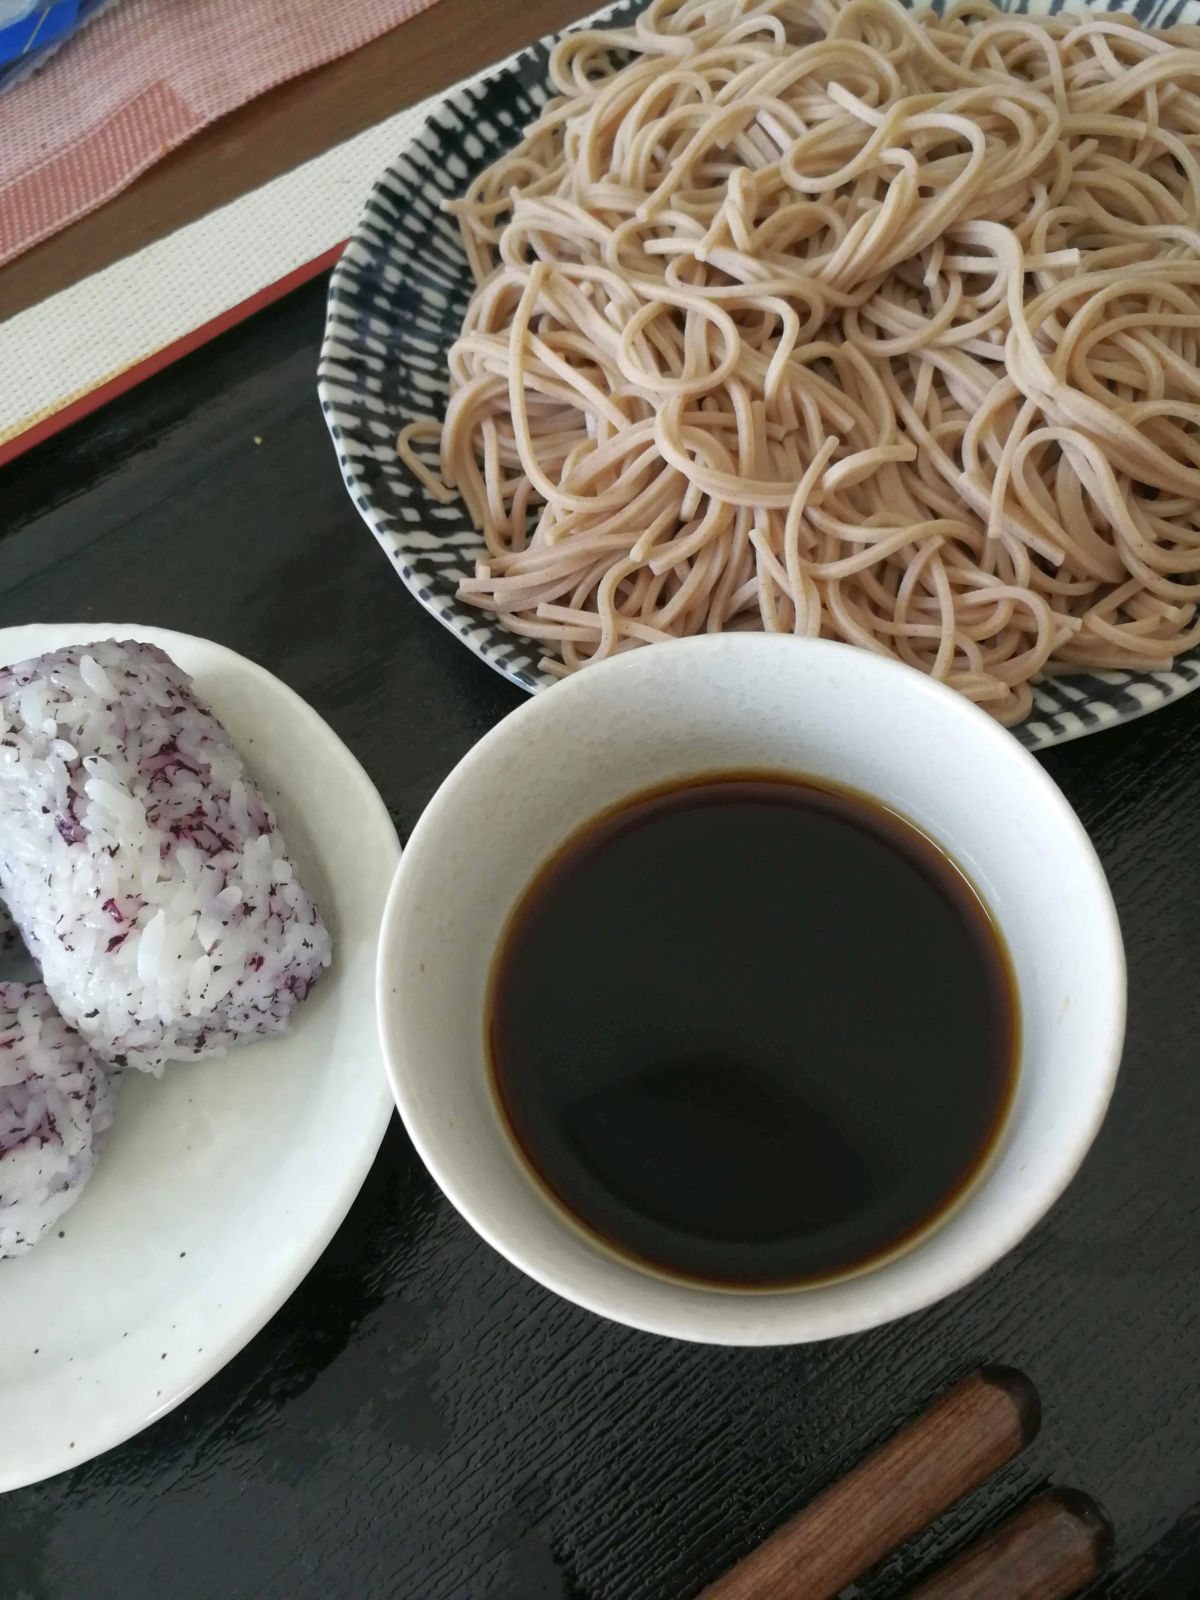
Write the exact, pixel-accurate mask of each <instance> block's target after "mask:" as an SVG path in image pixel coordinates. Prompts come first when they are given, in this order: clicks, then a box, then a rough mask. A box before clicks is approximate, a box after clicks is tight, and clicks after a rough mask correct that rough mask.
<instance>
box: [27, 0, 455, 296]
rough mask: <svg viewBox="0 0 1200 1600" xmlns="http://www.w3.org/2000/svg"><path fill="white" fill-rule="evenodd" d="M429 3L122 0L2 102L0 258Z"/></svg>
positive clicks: (408, 0) (409, 0) (92, 207)
mask: <svg viewBox="0 0 1200 1600" xmlns="http://www.w3.org/2000/svg"><path fill="white" fill-rule="evenodd" d="M432 4H434V0H174V3H171V4H164V3H163V0H118V3H117V4H116V5H115V6H113V7H112V8H110V9H109V10H107V11H105V12H104V13H103V14H102V15H100V16H98V17H97V18H96V19H95V21H93V22H92V23H90V24H89V25H88V26H87V27H86V28H85V29H84V30H83V31H82V32H81V33H80V34H79V35H78V36H77V37H76V38H74V39H72V40H71V41H70V42H69V43H68V44H67V45H66V46H64V48H63V49H62V50H61V51H59V53H58V54H57V55H56V56H54V57H53V58H52V59H51V60H50V61H49V62H48V63H47V64H46V66H45V67H43V68H42V70H41V71H40V72H37V73H36V74H34V76H33V77H31V78H29V79H27V80H26V81H25V82H23V83H19V84H17V85H16V86H15V87H14V88H12V89H10V90H9V91H8V92H7V93H6V94H4V95H3V96H0V265H3V263H4V262H6V261H11V260H12V258H13V257H14V256H17V255H20V254H21V252H22V251H23V250H28V249H29V247H30V246H31V245H34V244H37V243H38V241H39V240H41V239H45V238H47V237H48V236H49V235H50V234H52V233H56V232H57V231H58V230H59V229H60V228H62V227H65V226H66V224H67V223H69V222H72V221H74V220H75V218H77V217H81V216H83V215H84V214H85V213H86V212H89V211H93V210H95V208H96V207H97V206H98V205H101V204H102V203H103V202H104V201H105V200H108V199H110V198H111V197H112V196H113V195H114V194H116V193H118V191H120V190H121V189H123V188H125V187H126V185H127V184H129V183H131V182H132V181H133V179H134V178H136V177H137V176H138V174H139V173H140V172H144V171H145V170H146V168H147V167H149V166H151V165H153V163H154V162H155V161H158V160H159V159H160V158H161V157H162V156H164V155H166V153H167V152H168V151H169V150H172V149H174V148H175V146H176V145H180V144H182V143H183V142H184V140H186V139H189V138H190V137H191V136H192V135H193V134H194V133H198V132H199V130H200V129H201V128H203V127H205V126H206V125H207V124H208V123H210V122H213V121H215V120H216V118H217V117H220V116H223V115H224V114H225V113H226V112H228V111H232V110H234V109H235V108H236V107H237V106H240V105H244V104H245V103H246V101H248V100H252V99H254V97H255V96H256V95H260V94H262V93H263V92H264V91H265V90H267V89H270V88H273V87H274V86H275V85H276V84H278V83H282V82H283V81H284V80H285V79H287V78H294V77H296V76H298V75H299V74H300V73H302V72H308V71H309V70H310V69H311V68H313V67H317V66H320V65H321V64H322V63H323V62H326V61H332V60H334V59H335V58H336V57H337V56H341V55H345V54H347V53H348V52H349V51H351V50H356V49H357V48H358V47H359V46H360V45H363V44H366V43H367V42H368V41H369V40H371V39H374V38H377V37H378V36H379V35H380V34H381V33H386V32H387V31H388V29H389V28H394V27H396V26H397V25H398V24H399V23H401V22H405V21H407V20H408V18H410V17H413V16H415V15H416V14H417V12H419V11H424V10H425V9H426V8H427V7H428V6H430V5H432Z"/></svg>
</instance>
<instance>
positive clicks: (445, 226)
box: [318, 0, 1200, 750]
mask: <svg viewBox="0 0 1200 1600" xmlns="http://www.w3.org/2000/svg"><path fill="white" fill-rule="evenodd" d="M1001 3H1002V4H1004V5H1005V9H1007V10H1017V11H1022V12H1026V11H1027V12H1034V13H1036V12H1039V11H1040V12H1045V11H1060V10H1062V9H1064V8H1063V6H1062V3H1061V0H1015V3H1009V0H1001ZM640 9H641V5H640V4H639V3H638V0H621V3H619V4H617V5H614V6H610V7H609V8H608V9H607V10H605V11H602V12H600V13H599V14H598V15H597V16H596V17H593V18H590V19H588V21H587V22H585V23H584V24H582V26H588V27H592V26H596V25H597V24H598V23H611V24H613V25H616V26H622V25H623V24H624V23H626V22H627V21H628V20H629V19H630V18H632V17H633V16H635V15H636V14H637V12H638V11H639V10H640ZM1068 9H1075V8H1074V7H1071V8H1068ZM1092 9H1095V10H1105V11H1109V10H1111V11H1128V12H1132V13H1133V14H1134V15H1135V16H1137V17H1138V18H1139V19H1140V20H1141V21H1143V22H1149V23H1151V24H1152V25H1155V26H1167V25H1169V24H1171V23H1175V22H1195V21H1198V20H1200V3H1198V0H1152V3H1151V0H1137V3H1136V4H1133V5H1121V4H1096V5H1095V6H1094V7H1093V8H1092ZM559 37H560V35H553V36H551V37H548V38H545V39H541V40H539V41H538V42H537V43H536V44H534V45H531V46H530V47H529V48H528V49H527V50H523V51H522V52H521V53H520V54H519V55H517V56H514V57H513V58H512V59H511V60H510V61H508V62H506V63H504V64H503V65H502V66H500V67H499V68H497V69H496V70H495V71H494V72H493V73H491V74H490V75H489V76H487V77H485V78H484V79H482V80H480V81H478V82H474V83H467V84H462V85H459V86H458V87H457V88H455V89H451V90H449V91H448V93H447V94H445V95H444V96H443V97H442V98H441V99H440V100H439V101H438V102H437V104H436V105H435V107H434V109H433V111H432V112H431V114H430V116H429V119H428V120H427V122H426V123H425V125H424V127H423V128H422V129H421V131H420V133H419V134H417V135H416V137H415V138H414V139H412V140H411V142H410V143H409V144H408V145H407V146H406V147H405V148H404V149H403V150H401V151H400V153H399V154H398V155H397V157H396V159H395V161H393V163H392V165H391V166H390V167H389V168H388V170H387V171H386V172H385V173H384V174H383V176H382V177H381V178H380V179H379V181H378V183H377V184H376V185H375V187H374V189H373V190H372V191H371V194H370V196H369V197H368V199H367V203H366V206H365V208H364V210H363V213H362V216H361V218H360V219H359V223H358V227H357V228H356V229H355V232H354V235H353V237H352V238H351V240H350V242H349V244H348V245H347V247H346V251H345V254H344V255H343V256H342V259H341V261H340V262H339V264H338V266H337V268H336V270H335V271H334V274H333V280H332V283H331V285H330V290H329V306H328V314H327V318H326V325H325V340H324V344H323V345H322V348H321V361H320V367H319V369H318V371H319V382H318V388H319V391H320V396H321V407H322V409H323V411H324V412H325V417H326V421H327V422H328V425H329V430H330V433H331V434H332V436H333V442H334V445H335V447H336V449H337V452H338V460H339V461H340V463H341V468H342V476H343V478H344V479H345V481H346V487H347V488H348V489H349V491H350V494H351V495H352V497H353V499H354V503H355V505H356V506H357V507H358V509H359V511H360V512H361V513H362V516H363V520H364V521H365V522H366V523H367V525H368V527H369V528H370V529H371V530H372V532H373V533H374V534H375V537H376V538H377V539H378V540H379V542H380V544H381V545H382V546H383V548H384V550H385V551H386V552H387V554H388V557H389V559H390V560H391V561H392V563H393V565H394V566H395V569H396V571H397V572H398V573H399V575H400V577H401V578H402V579H403V581H404V583H406V584H407V586H408V587H409V589H411V590H412V592H413V594H415V595H416V597H417V599H418V600H419V601H420V602H421V604H422V605H423V606H424V607H425V608H426V610H428V611H430V612H432V613H433V615H434V616H435V617H437V619H438V620H439V622H442V623H444V624H445V626H446V627H447V628H449V629H450V630H451V631H452V632H453V633H456V634H457V635H458V636H459V638H460V639H461V640H462V641H463V643H464V644H465V645H467V647H468V648H469V649H471V650H473V651H474V652H475V654H476V655H478V656H481V657H482V658H483V660H484V661H486V662H487V663H488V665H489V666H492V667H494V668H495V669H496V670H497V671H498V672H501V673H503V674H504V676H505V677H507V678H510V679H511V680H512V682H513V683H516V684H519V685H520V686H521V688H523V689H529V690H535V689H542V688H545V687H547V686H548V685H549V684H551V683H553V682H554V680H553V679H552V678H551V677H549V676H548V675H547V674H545V673H543V672H542V671H540V670H539V668H538V664H537V663H538V653H537V652H535V651H531V650H530V648H529V645H528V643H527V642H526V641H525V640H523V639H519V638H517V637H516V636H515V635H513V634H511V633H506V632H505V630H504V629H503V628H501V627H500V626H499V624H498V623H496V622H495V621H494V620H493V619H492V618H491V617H490V616H489V615H488V614H487V613H486V612H482V611H478V610H476V609H475V608H474V607H471V606H465V605H463V604H462V603H461V602H460V601H459V600H458V599H457V598H456V597H455V591H456V589H457V586H458V583H459V580H460V579H461V578H463V577H466V576H467V575H469V574H470V573H472V572H473V570H474V557H475V552H476V551H477V550H478V549H479V548H480V539H479V535H478V534H477V533H476V531H475V529H474V527H473V525H472V523H471V521H470V518H469V517H468V516H467V513H466V510H465V508H464V507H463V506H462V504H461V502H459V501H457V500H456V501H454V502H453V503H452V504H450V505H446V506H442V505H438V504H437V503H436V502H435V501H434V500H433V499H432V498H431V497H430V496H429V495H428V494H427V493H426V491H425V490H424V489H423V487H422V486H421V484H420V483H419V482H417V481H416V479H415V478H414V477H413V475H412V474H411V473H410V472H409V471H408V470H407V469H406V468H405V466H404V465H403V464H402V462H401V461H400V459H399V458H398V456H397V455H396V451H395V441H396V436H397V434H398V433H399V432H400V430H401V428H402V427H404V425H405V424H406V423H408V422H411V421H413V420H414V419H415V418H417V417H428V416H439V417H440V416H441V415H442V414H443V413H444V411H445V406H446V399H447V385H446V358H447V354H448V352H449V349H450V346H451V345H452V344H453V342H454V340H455V338H456V336H457V334H458V330H459V328H460V326H461V324H462V319H463V316H464V314H465V312H466V309H467V303H468V301H469V300H470V297H471V291H472V289H473V287H474V285H473V281H472V278H471V274H470V270H469V268H468V266H467V258H466V255H465V253H464V251H463V249H462V246H461V244H460V243H459V235H458V224H457V221H456V220H455V219H454V218H453V217H448V216H445V215H443V214H442V211H441V209H440V208H441V202H442V201H443V200H444V199H447V198H449V197H451V196H453V195H457V194H460V193H461V192H462V190H463V188H464V187H465V185H466V183H467V182H468V180H469V179H470V178H472V177H474V176H475V174H476V173H478V172H480V171H481V170H482V169H483V168H484V167H486V166H488V165H489V164H490V163H491V162H492V161H494V160H495V159H496V158H497V156H499V155H500V154H501V153H502V152H503V151H504V150H506V149H508V148H509V147H510V146H511V145H513V144H515V143H516V142H517V140H518V139H519V137H520V135H521V131H522V129H523V128H524V127H525V125H526V124H527V123H529V122H531V121H533V119H534V118H535V117H536V116H537V115H538V113H539V111H540V110H541V108H542V106H544V105H545V103H546V101H547V99H548V98H549V89H548V86H547V64H548V62H549V57H550V50H551V48H552V47H553V45H554V43H555V42H556V40H557V38H559ZM1198 686H1200V649H1196V650H1193V651H1191V652H1189V653H1188V654H1187V655H1186V656H1183V657H1181V658H1180V659H1179V660H1178V661H1177V662H1176V664H1175V666H1174V667H1173V668H1172V669H1171V670H1170V671H1169V672H1167V671H1164V672H1086V673H1083V672H1081V673H1075V674H1072V675H1071V676H1070V677H1066V678H1052V679H1048V680H1046V681H1045V682H1044V683H1042V684H1040V685H1038V687H1037V688H1036V690H1035V694H1034V708H1033V711H1032V713H1031V714H1030V716H1029V717H1028V718H1027V719H1026V721H1025V722H1024V723H1022V724H1021V726H1020V727H1019V728H1017V729H1016V730H1015V731H1016V734H1017V737H1018V738H1019V739H1020V740H1021V742H1022V743H1023V744H1025V745H1027V746H1028V747H1029V748H1030V749H1031V750H1040V749H1043V748H1045V747H1046V746H1047V745H1052V744H1061V743H1062V742H1063V741H1065V740H1067V739H1075V738H1078V737H1079V736H1080V735H1081V734H1085V733H1094V732H1096V731H1097V730H1099V729H1101V728H1107V727H1112V726H1115V725H1116V724H1117V723H1119V722H1128V721H1129V720H1130V719H1131V718H1133V717H1139V716H1142V715H1144V714H1145V713H1146V712H1148V711H1156V710H1157V709H1158V708H1159V707H1160V706H1165V705H1169V704H1170V703H1171V702H1172V701H1173V700H1178V699H1180V698H1181V697H1182V696H1183V695H1185V694H1188V693H1190V692H1191V691H1192V690H1193V689H1195V688H1197V687H1198Z"/></svg>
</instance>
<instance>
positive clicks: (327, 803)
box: [0, 623, 400, 1491]
mask: <svg viewBox="0 0 1200 1600" xmlns="http://www.w3.org/2000/svg"><path fill="white" fill-rule="evenodd" d="M100 638H118V639H142V640H145V641H147V642H149V643H151V644H157V645H160V646H161V647H162V648H163V649H164V650H166V651H167V652H168V654H170V655H171V657H172V658H173V659H174V660H175V661H177V662H178V663H179V665H180V666H181V667H183V669H184V670H185V671H186V672H189V673H190V674H191V675H192V677H193V678H194V680H195V683H196V689H197V692H198V694H199V696H200V698H201V699H202V700H203V701H205V702H206V703H208V704H209V705H211V707H212V708H213V710H214V711H215V712H216V713H217V715H218V716H219V717H220V718H221V720H222V722H224V724H225V726H226V727H227V728H228V730H229V732H230V734H231V735H232V737H233V739H234V742H235V743H236V744H237V746H238V749H239V750H240V751H241V753H242V755H243V756H244V757H245V760H246V764H247V766H248V767H249V769H250V771H251V772H252V773H253V775H254V777H255V778H256V779H257V781H258V783H259V785H260V786H261V788H262V789H263V791H264V793H265V794H266V796H267V798H268V799H269V801H270V802H271V804H272V806H274V807H275V809H276V812H277V815H278V817H279V821H280V826H281V828H282V830H283V835H284V838H285V839H286V840H287V843H288V848H289V851H290V853H291V855H292V858H293V860H294V861H295V863H296V866H297V869H298V870H299V872H300V875H301V877H302V878H303V880H304V882H305V884H306V885H308V887H309V888H310V889H311V890H312V893H313V894H314V896H315V897H316V900H317V902H318V904H319V905H320V907H321V909H322V911H323V913H324V916H325V920H326V922H327V923H328V925H329V930H330V933H331V935H332V937H333V967H332V968H331V970H330V971H329V972H327V973H326V974H325V975H324V976H323V978H322V979H321V982H320V983H319V984H318V985H317V987H316V988H315V989H314V990H313V993H312V996H311V998H310V999H308V1000H306V1001H305V1003H304V1005H303V1006H302V1007H301V1008H300V1010H299V1011H298V1012H297V1015H296V1019H295V1021H294V1023H293V1025H292V1027H291V1029H290V1030H289V1032H288V1033H286V1034H285V1035H283V1036H282V1037H281V1038H278V1039H271V1040H267V1041H264V1042H263V1043H260V1044H254V1045H246V1046H244V1047H242V1048H240V1049H236V1050H231V1051H230V1053H229V1054H228V1055H227V1056H224V1057H222V1058H220V1059H218V1060H213V1061H205V1062H201V1063H198V1064H195V1065H186V1064H180V1065H176V1066H172V1067H168V1068H167V1071H166V1075H165V1076H164V1078H163V1079H162V1080H161V1081H158V1080H155V1079H154V1078H151V1077H147V1076H146V1075H144V1074H142V1073H136V1072H131V1073H126V1074H125V1078H124V1081H123V1083H122V1086H121V1095H120V1102H119V1106H118V1112H117V1119H116V1123H115V1125H114V1127H113V1130H112V1134H111V1136H110V1140H109V1143H108V1145H107V1147H106V1149H105V1151H104V1154H103V1155H102V1156H101V1158H100V1161H99V1162H98V1164H97V1167H96V1171H95V1175H94V1176H93V1178H92V1181H91V1182H90V1183H89V1185H88V1187H87V1188H86V1190H85V1191H84V1193H83V1196H82V1198H81V1199H80V1200H79V1202H78V1204H77V1205H76V1206H75V1207H74V1209H73V1210H71V1211H69V1212H68V1213H67V1214H66V1216H65V1217H64V1218H63V1220H62V1222H61V1224H60V1228H61V1235H62V1236H61V1237H56V1236H55V1234H54V1233H51V1234H50V1235H49V1236H48V1237H46V1238H44V1239H42V1240H41V1242H40V1243H39V1244H38V1245H36V1246H35V1247H34V1249H33V1250H31V1251H30V1252H29V1253H28V1254H27V1255H24V1256H19V1257H17V1258H16V1259H13V1260H9V1261H0V1330H3V1332H2V1334H0V1348H2V1350H3V1357H2V1359H0V1491H3V1490H7V1489H14V1488H17V1487H18V1486H19V1485H21V1484H26V1483H32V1482H34V1481H35V1480H36V1479H38V1478H44V1477H47V1476H49V1475H50V1474H51V1473H54V1472H61V1471H62V1470H63V1468H65V1467H70V1466H74V1465H76V1464H77V1463H79V1462H80V1461H85V1460H86V1459H87V1458H88V1457H89V1456H94V1455H97V1454H99V1453H100V1452H101V1451H102V1450H107V1449H109V1448H110V1447H111V1446H112V1445H115V1444H118V1443H119V1442H120V1441H121V1440H122V1439H126V1438H128V1437H129V1435H130V1434H133V1433H136V1432H138V1430H139V1429H141V1428H144V1427H145V1426H146V1425H147V1424H148V1423H150V1422H153V1421H154V1420H155V1419H156V1418H157V1417H160V1416H162V1415H163V1413H164V1412H166V1411H169V1410H170V1409H171V1408H172V1407H173V1406H176V1405H178V1404H179V1402H180V1401H181V1400H183V1399H184V1398H185V1397H186V1396H187V1395H189V1394H190V1393H191V1392H192V1391H193V1390H194V1389H196V1388H197V1387H198V1386H199V1385H200V1384H202V1383H203V1382H204V1381H205V1380H206V1379H207V1378H210V1377H212V1375H213V1373H215V1372H216V1371H218V1369H219V1368H220V1367H222V1366H223V1365H224V1364H225V1362H226V1361H228V1360H229V1359H230V1357H231V1356H233V1355H235V1354H236V1353H237V1352H238V1351H239V1350H240V1349H241V1348H242V1346H243V1345H244V1344H245V1343H246V1342H247V1340H248V1339H250V1338H251V1336H252V1335H253V1334H255V1333H257V1331H258V1330H259V1328H261V1327H262V1326H263V1324H264V1323H265V1322H266V1321H267V1319H268V1317H270V1316H271V1315H272V1313H273V1312H274V1311H276V1310H277V1309H278V1307H279V1306H280V1305H282V1303H283V1301H284V1300H285V1299H286V1298H287V1296H288V1295H289V1294H290V1293H291V1292H292V1290H293V1289H294V1288H295V1287H296V1285H297V1284H298V1283H299V1282H300V1280H301V1278H303V1277H304V1275H305V1273H306V1272H307V1271H308V1270H309V1268H310V1267H311V1266H312V1265H313V1263H314V1262H315V1261H316V1259H317V1257H318V1256H319V1255H320V1254H321V1251H322V1250H323V1249H324V1248H325V1246H326V1244H328V1242H329V1240H330V1239H331V1238H332V1236H333V1233H334V1231H335V1229H336V1228H337V1226H338V1224H339V1223H340V1222H341V1220H342V1218H343V1217H344V1216H345V1215H346V1212H347V1210H348V1209H349V1207H350V1203H351V1201H352V1200H353V1199H354V1197H355V1195H356V1194H357V1193H358V1190H359V1187H360V1186H361V1184H362V1181H363V1179H364V1178H365V1177H366V1174H367V1170H368V1168H369V1167H370V1165H371V1162H372V1160H373V1159H374V1156H375V1153H376V1151H377V1150H378V1148H379V1142H380V1140H381V1139H382V1137H383V1132H384V1129H385V1128H386V1126H387V1123H388V1118H389V1117H390V1115H391V1111H392V1099H391V1094H390V1092H389V1090H388V1086H387V1080H386V1078H385V1076H384V1071H383V1065H382V1061H381V1059H380V1051H379V1044H378V1040H377V1037H376V1032H375V995H374V970H375V949H376V944H377V941H378V934H379V924H380V918H381V915H382V911H383V903H384V900H385V898H386V894H387V889H388V885H389V884H390V882H391V879H392V876H393V873H394V871H395V868H396V864H397V862H398V861H399V857H400V849H399V845H398V844H397V842H396V834H395V830H394V828H393V827H392V823H391V819H390V818H389V817H388V814H387V810H386V808H385V807H384V804H383V802H382V800H381V799H380V798H379V795H378V794H377V792H376V790H375V788H374V786H373V785H372V783H371V780H370V779H369V778H368V777H367V775H366V773H365V772H364V771H363V769H362V768H361V767H360V766H359V764H358V762H357V761H356V760H355V759H354V757H353V756H352V755H351V754H350V752H349V751H348V750H347V749H346V747H345V745H344V744H342V742H341V740H340V739H338V738H337V736H336V735H335V734H334V733H333V732H332V730H331V729H330V728H329V727H327V726H326V724H325V723H324V722H322V720H321V719H320V717H318V716H317V714H316V712H315V711H313V710H312V708H311V707H310V706H308V705H306V704H305V703H304V701H303V700H301V699H300V698H299V696H298V695H296V694H294V693H293V692H292V691H291V690H290V689H288V688H287V687H286V686H285V685H284V684H282V683H280V682H279V680H278V679H277V678H273V677H272V676H271V674H270V673H268V672H265V671H264V670H263V669H262V667H259V666H256V665H255V664H254V663H253V662H252V661H247V660H245V659H244V658H243V657H242V656H238V655H235V654H234V653H233V651H231V650H226V649H225V648H224V647H223V646H221V645H217V644H211V643H209V642H208V641H207V640H204V639H195V638H191V637H189V636H188V635H187V634H182V633H171V632H168V631H166V630H165V629H161V628H143V627H136V626H129V625H126V624H121V625H117V626H114V625H111V624H104V623H85V624H73V625H61V626H60V625H57V624H44V625H35V626H32V627H25V628H6V629H3V630H0V662H4V663H8V662H12V661H20V660H24V659H25V658H26V657H28V656H34V655H40V654H41V653H42V652H43V651H46V650H53V649H57V648H58V647H59V646H60V645H65V644H80V643H86V642H87V641H89V640H92V639H100ZM316 770H319V771H320V773H321V782H320V783H319V784H318V783H313V782H312V781H311V780H312V774H313V772H314V771H316Z"/></svg>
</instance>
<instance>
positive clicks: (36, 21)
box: [0, 0, 79, 64]
mask: <svg viewBox="0 0 1200 1600" xmlns="http://www.w3.org/2000/svg"><path fill="white" fill-rule="evenodd" d="M16 9H19V8H16ZM13 10H14V7H12V6H4V5H0V63H5V64H7V63H8V62H10V61H19V60H20V59H21V58H22V57H24V56H28V55H29V54H30V53H31V52H33V51H41V50H43V49H44V48H45V46H46V45H48V44H53V43H55V41H56V40H60V39H61V38H62V36H63V35H64V34H66V33H69V32H70V31H71V29H72V28H73V27H74V26H75V22H76V19H77V17H78V14H79V0H51V3H50V4H46V3H45V0H30V4H29V5H28V6H27V7H26V8H25V11H24V14H23V15H20V16H18V17H17V18H16V20H15V21H11V20H10V21H6V20H5V18H6V15H11V13H12V11H13Z"/></svg>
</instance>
